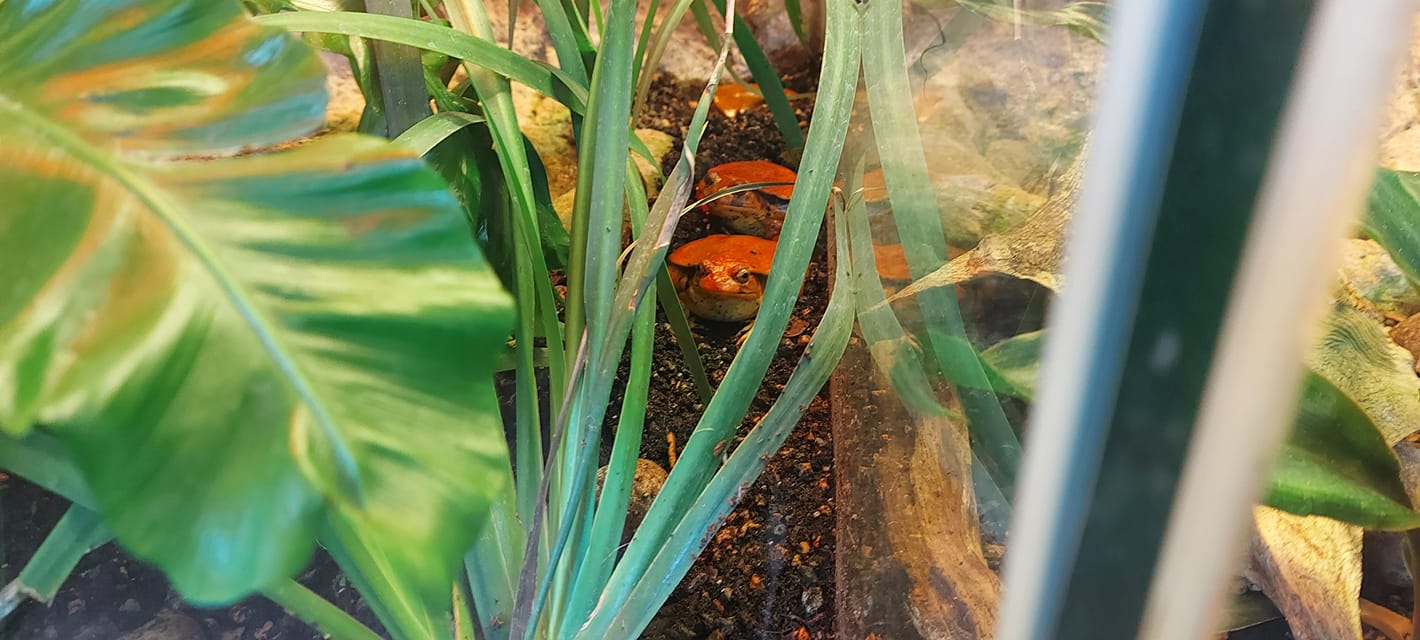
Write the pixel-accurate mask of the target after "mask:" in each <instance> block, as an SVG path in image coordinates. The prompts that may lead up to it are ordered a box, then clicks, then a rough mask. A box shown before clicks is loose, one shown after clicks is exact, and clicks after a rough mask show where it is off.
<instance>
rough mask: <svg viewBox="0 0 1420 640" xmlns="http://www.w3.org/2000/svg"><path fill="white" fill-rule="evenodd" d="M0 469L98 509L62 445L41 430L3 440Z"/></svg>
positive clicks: (79, 503) (75, 502)
mask: <svg viewBox="0 0 1420 640" xmlns="http://www.w3.org/2000/svg"><path fill="white" fill-rule="evenodd" d="M0 469H5V470H6V471H9V472H10V473H13V474H15V475H17V476H20V477H22V478H24V479H26V480H29V481H30V482H33V483H35V484H37V485H39V486H41V487H43V488H44V490H45V491H49V492H50V493H54V494H58V495H60V496H63V497H64V498H65V499H66V500H68V501H70V502H73V503H74V504H78V505H83V506H85V507H88V508H90V509H95V508H97V507H96V505H97V504H98V502H97V501H95V500H94V494H93V493H92V492H90V491H89V486H88V485H87V484H85V482H84V477H83V475H82V474H80V473H79V468H78V467H76V466H74V460H73V459H72V458H71V457H70V456H69V453H68V452H67V451H65V450H64V445H63V443H61V442H59V439H58V438H55V437H54V436H53V435H50V434H48V433H45V432H44V431H40V430H38V429H36V430H34V431H31V432H29V433H28V434H27V435H25V436H24V437H21V438H12V437H8V436H0Z"/></svg>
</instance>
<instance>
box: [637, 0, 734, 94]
mask: <svg viewBox="0 0 1420 640" xmlns="http://www.w3.org/2000/svg"><path fill="white" fill-rule="evenodd" d="M694 3H695V0H676V2H675V4H672V5H671V8H670V10H669V11H667V12H666V15H665V17H663V18H661V26H660V28H658V29H656V32H655V36H654V38H653V39H652V40H651V42H650V45H649V48H647V45H646V42H645V33H644V32H643V34H642V46H641V47H640V48H641V49H643V50H644V51H638V52H637V58H638V59H639V60H640V63H641V66H640V67H638V72H637V76H636V98H635V100H633V101H632V103H631V117H632V118H633V121H634V119H635V118H639V117H640V115H641V112H642V111H644V110H645V108H646V96H647V94H649V93H650V91H651V82H652V81H653V80H655V79H656V73H655V70H656V69H658V68H659V67H660V66H661V57H662V56H664V55H665V53H666V47H669V46H670V43H671V38H672V37H674V36H675V32H676V30H677V28H678V27H680V22H681V19H683V18H684V17H685V11H686V10H687V9H689V8H690V5H692V4H694ZM650 20H651V18H650V17H649V16H648V17H647V18H646V21H647V25H648V26H649V25H650ZM718 40H719V38H718V37H717V38H715V41H712V42H711V45H712V46H714V47H715V49H716V50H719V48H720V47H719V43H718V42H717V41H718Z"/></svg>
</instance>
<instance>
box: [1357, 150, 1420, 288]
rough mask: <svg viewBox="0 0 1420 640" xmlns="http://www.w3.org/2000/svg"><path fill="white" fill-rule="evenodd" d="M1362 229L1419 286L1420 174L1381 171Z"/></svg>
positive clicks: (1372, 191)
mask: <svg viewBox="0 0 1420 640" xmlns="http://www.w3.org/2000/svg"><path fill="white" fill-rule="evenodd" d="M1361 228H1362V229H1363V230H1364V231H1365V232H1366V234H1367V235H1369V236H1371V238H1372V239H1374V240H1375V241H1376V242H1379V243H1380V244H1381V246H1383V247H1385V249H1386V251H1388V252H1389V253H1390V257H1391V258H1392V259H1393V260H1395V263H1396V264H1397V265H1399V266H1400V270H1401V271H1402V272H1404V273H1405V275H1406V277H1407V278H1409V279H1410V282H1411V283H1412V284H1420V173H1413V172H1408V171H1392V170H1390V169H1385V168H1382V169H1380V170H1378V171H1377V172H1376V181H1375V184H1374V185H1373V186H1372V187H1371V198H1370V207H1369V208H1368V209H1367V210H1366V216H1365V218H1363V219H1362V221H1361Z"/></svg>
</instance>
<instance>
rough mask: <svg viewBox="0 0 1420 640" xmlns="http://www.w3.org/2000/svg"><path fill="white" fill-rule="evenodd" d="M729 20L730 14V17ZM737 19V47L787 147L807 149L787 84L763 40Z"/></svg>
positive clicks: (720, 2) (719, 1) (721, 5)
mask: <svg viewBox="0 0 1420 640" xmlns="http://www.w3.org/2000/svg"><path fill="white" fill-rule="evenodd" d="M713 1H714V3H715V7H716V8H718V9H719V10H720V15H726V14H725V0H713ZM728 17H729V16H727V15H726V18H728ZM734 19H735V46H736V47H738V48H739V50H740V56H741V57H743V58H744V61H745V66H747V67H749V72H750V74H751V75H753V76H754V81H755V82H757V83H759V88H760V89H761V91H762V93H763V94H764V104H765V105H767V106H768V107H769V112H770V113H771V114H773V115H774V126H776V127H778V128H779V134H780V135H782V136H784V145H785V146H787V147H789V148H790V149H802V148H804V132H803V131H800V130H799V117H798V116H796V115H794V107H793V106H792V105H790V104H789V96H788V95H787V94H785V93H784V83H783V82H780V81H779V71H778V70H777V69H775V68H774V65H773V63H771V62H769V56H766V55H764V49H762V48H760V46H759V41H758V40H755V39H754V32H753V31H750V29H749V25H747V24H745V23H744V19H742V18H740V17H739V16H738V15H737V16H735V17H734Z"/></svg>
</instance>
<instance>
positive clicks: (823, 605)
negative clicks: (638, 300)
mask: <svg viewBox="0 0 1420 640" xmlns="http://www.w3.org/2000/svg"><path fill="white" fill-rule="evenodd" d="M815 77H817V73H816V70H812V69H807V70H804V71H803V72H800V73H797V74H793V75H791V76H789V77H788V78H786V83H787V84H788V85H789V87H790V89H792V90H796V91H811V90H812V89H813V86H812V84H811V83H812V78H815ZM700 91H701V86H700V85H699V84H698V83H691V82H677V81H674V80H672V79H669V78H661V79H659V80H658V81H657V82H656V83H655V84H654V85H653V87H652V96H653V98H652V104H653V105H654V107H653V108H651V109H648V111H647V113H646V114H645V115H644V116H643V118H642V123H641V124H642V126H650V127H654V128H657V129H661V130H663V131H666V132H667V133H670V134H671V135H673V136H676V138H677V142H679V141H680V140H681V139H682V136H683V135H684V130H683V128H682V127H683V126H684V125H683V123H685V122H688V121H689V119H690V114H691V111H692V110H693V109H694V103H695V101H696V100H697V99H698V98H699V96H700ZM796 107H797V110H798V113H799V118H800V125H801V126H802V127H805V128H806V127H807V124H808V116H809V113H808V108H809V105H808V104H807V103H802V102H801V103H797V104H796ZM784 152H785V149H784V143H783V138H782V137H781V136H780V135H779V132H778V130H777V129H776V128H775V126H774V121H773V118H772V117H771V115H770V114H769V110H768V109H767V108H766V107H764V106H762V105H761V106H759V107H756V108H754V109H750V110H747V111H745V112H742V113H740V114H738V115H737V116H736V117H735V118H727V117H725V116H724V115H723V114H722V113H720V112H719V111H717V110H713V109H712V110H711V114H710V118H709V120H708V122H707V126H706V132H705V136H704V137H703V139H702V142H701V148H700V152H699V153H698V154H697V163H696V166H697V178H699V177H701V176H703V175H704V172H705V171H706V170H708V169H709V168H710V167H713V166H715V165H717V164H721V163H724V162H732V161H736V160H764V159H769V160H776V161H779V162H781V163H785V164H790V166H792V164H791V163H789V162H788V161H787V159H786V158H785V155H786V154H785V153H784ZM676 160H677V157H676V156H675V155H674V154H673V155H672V157H668V158H666V160H665V164H664V167H665V169H666V170H667V171H669V170H670V168H671V167H673V166H674V163H675V162H676ZM717 231H720V230H719V229H715V228H714V227H713V223H712V222H710V221H709V220H707V218H706V216H704V215H703V214H700V213H698V212H692V213H690V214H687V215H686V216H685V217H684V218H683V219H682V220H681V223H680V225H679V228H678V229H677V232H676V236H675V240H674V242H673V243H672V246H673V247H674V246H676V245H678V244H681V243H684V242H686V241H689V240H692V239H694V238H698V237H701V236H703V235H705V234H707V233H712V232H717ZM824 238H825V235H824V234H823V233H822V232H820V236H819V241H818V245H817V247H816V248H815V251H814V257H813V260H812V262H811V263H810V265H809V273H808V276H807V278H806V279H805V284H804V289H803V291H802V294H801V297H800V300H799V304H798V306H797V307H796V309H795V311H794V315H793V318H792V319H791V320H790V323H789V330H788V331H787V332H786V334H785V336H784V338H783V339H782V340H781V341H780V343H779V352H778V354H777V357H776V358H775V359H774V361H773V363H772V364H771V365H770V368H769V372H768V373H767V374H766V375H765V379H764V384H763V386H762V387H761V390H760V393H759V394H758V395H757V396H756V397H755V399H754V401H753V402H752V403H751V405H750V409H749V414H748V415H747V416H746V418H745V420H744V421H743V423H742V424H741V426H740V428H739V429H738V431H737V435H738V436H740V437H742V436H744V435H745V434H746V433H748V431H749V429H750V428H752V427H753V426H754V424H755V423H756V422H758V420H759V419H760V418H761V417H762V416H763V415H764V413H765V412H767V411H768V410H769V407H770V406H771V405H772V404H773V402H774V400H775V398H777V397H778V392H779V391H780V390H782V389H783V386H784V383H785V382H786V381H787V380H788V378H789V374H790V373H791V372H792V371H793V368H794V366H795V365H796V364H797V362H798V359H799V356H800V354H801V353H802V351H803V346H804V345H805V344H806V343H807V342H808V337H809V335H810V334H811V333H812V331H813V327H815V326H817V324H818V319H819V318H820V317H821V316H822V315H823V309H824V306H825V305H826V304H827V300H828V273H829V270H828V255H827V252H826V242H825V240H824ZM658 327H659V328H658V332H657V336H656V356H655V359H654V365H653V366H654V367H655V369H654V371H653V378H652V379H653V381H657V382H658V383H657V384H653V386H652V388H651V392H650V399H649V403H648V406H649V410H648V412H647V420H646V424H647V425H648V427H647V433H646V435H645V438H644V439H643V441H642V447H641V455H642V457H645V458H649V459H651V460H654V461H656V462H658V463H661V464H662V465H663V466H664V465H665V464H666V463H667V462H668V461H667V450H668V448H669V447H670V446H671V443H672V442H673V443H674V445H675V446H676V447H677V448H679V447H682V446H684V444H685V442H686V440H687V439H688V438H689V437H690V434H691V432H692V431H693V430H694V428H695V426H696V423H697V421H698V419H699V417H700V413H701V412H702V410H703V409H704V407H703V406H702V405H701V404H700V400H699V398H697V397H696V395H695V389H694V386H693V384H692V382H691V376H690V373H689V371H688V370H686V368H685V366H684V364H683V362H682V361H681V359H680V356H679V351H678V347H677V346H676V345H675V342H674V339H673V338H672V337H671V334H670V330H669V326H668V325H666V324H664V322H662V323H661V324H660V325H658ZM740 328H741V326H740V325H727V324H720V323H708V322H699V321H697V323H696V325H695V331H696V334H697V337H698V339H699V344H698V345H697V346H698V348H699V350H700V353H701V354H702V357H703V358H704V360H705V366H706V369H707V371H708V372H709V374H710V377H711V382H712V383H718V382H719V380H720V378H721V377H722V376H723V375H724V372H725V370H726V369H728V367H729V365H730V362H731V361H732V360H733V358H734V355H735V353H736V350H737V347H736V346H735V334H736V333H737V332H738V331H739V329H740ZM659 381H666V382H664V383H661V382H659ZM831 434H832V421H831V416H830V414H829V411H828V401H827V391H826V390H825V392H824V393H822V394H820V396H819V398H818V399H816V400H815V401H814V402H813V403H812V404H810V406H809V408H808V410H807V411H806V412H805V414H804V417H803V419H802V420H801V421H800V422H799V424H798V426H797V427H796V428H795V429H794V431H793V433H791V434H790V435H789V438H788V440H786V441H785V444H784V446H783V448H782V449H781V450H780V451H779V453H778V454H777V455H775V456H774V457H773V458H771V459H770V461H769V464H768V467H767V468H766V469H765V471H764V474H763V475H761V476H760V478H759V480H758V481H756V482H755V483H754V484H753V485H752V486H751V487H750V489H749V491H747V492H746V493H745V494H744V496H743V498H742V499H741V501H740V503H739V505H738V506H737V508H736V509H735V511H734V512H733V513H731V515H730V517H729V518H728V519H727V521H726V522H725V525H724V526H723V527H722V528H721V529H720V531H719V532H717V533H716V534H715V535H714V536H713V537H712V539H711V542H710V545H709V546H708V547H707V548H706V549H705V551H704V553H703V554H702V555H701V557H700V558H699V560H698V561H697V562H696V563H695V565H694V566H693V567H692V568H691V570H690V573H689V574H688V575H687V576H686V578H685V580H684V581H683V582H682V583H681V585H680V587H679V588H678V589H677V590H676V591H675V593H674V594H672V596H671V598H670V600H669V601H668V602H667V603H666V605H665V606H664V607H663V608H662V609H661V612H660V614H659V615H658V616H657V618H656V619H655V621H653V622H652V624H651V626H650V627H649V628H648V629H647V630H646V633H645V634H644V635H643V637H644V638H657V639H659V638H677V639H679V638H786V637H787V638H795V639H801V638H830V637H832V636H833V629H834V619H833V614H834V602H833V598H834V566H833V549H834V511H833V492H834V478H833V446H832V440H831Z"/></svg>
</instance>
